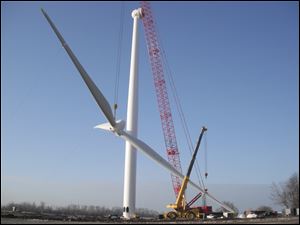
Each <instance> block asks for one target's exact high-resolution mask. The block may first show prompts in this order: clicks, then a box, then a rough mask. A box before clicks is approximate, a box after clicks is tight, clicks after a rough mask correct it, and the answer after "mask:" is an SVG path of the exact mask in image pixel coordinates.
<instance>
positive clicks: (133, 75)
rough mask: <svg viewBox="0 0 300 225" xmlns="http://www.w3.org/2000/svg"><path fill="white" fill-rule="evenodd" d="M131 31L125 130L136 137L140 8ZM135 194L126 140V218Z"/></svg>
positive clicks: (132, 157)
mask: <svg viewBox="0 0 300 225" xmlns="http://www.w3.org/2000/svg"><path fill="white" fill-rule="evenodd" d="M131 15H132V18H133V31H132V47H131V62H130V77H129V88H128V103H127V121H126V130H127V132H128V133H129V134H131V135H132V136H134V137H137V127H138V44H139V38H138V34H139V33H138V19H139V18H141V17H142V9H141V8H139V9H135V10H133V11H132V14H131ZM135 196H136V149H135V148H134V146H133V145H131V144H130V142H128V141H126V147H125V168H124V195H123V216H124V218H126V219H130V218H132V217H134V214H135Z"/></svg>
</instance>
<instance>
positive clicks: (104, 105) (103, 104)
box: [41, 9, 116, 127]
mask: <svg viewBox="0 0 300 225" xmlns="http://www.w3.org/2000/svg"><path fill="white" fill-rule="evenodd" d="M41 10H42V13H43V14H44V16H45V17H46V19H47V21H48V23H49V24H50V26H51V27H52V29H53V31H54V32H55V34H56V36H57V37H58V39H59V40H60V42H61V44H62V46H63V47H64V49H65V50H66V51H67V53H68V55H69V56H70V58H71V60H72V62H73V63H74V65H75V66H76V68H77V70H78V71H79V73H80V75H81V77H82V79H83V80H84V82H85V84H86V85H87V87H88V88H89V90H90V92H91V93H92V95H93V97H94V99H95V100H96V102H97V104H98V106H99V107H100V109H101V111H102V112H103V114H104V116H105V117H106V119H107V120H108V121H109V123H110V124H111V126H112V127H114V126H115V125H116V122H115V119H114V116H113V113H112V110H111V107H110V105H109V103H108V101H107V100H106V98H105V97H104V95H103V94H102V93H101V91H100V90H99V89H98V88H97V86H96V85H95V83H94V82H93V80H92V79H91V78H90V76H89V75H88V73H87V72H86V71H85V69H84V68H83V66H82V65H81V64H80V62H79V61H78V59H77V58H76V56H75V55H74V53H73V52H72V50H71V49H70V48H69V46H68V44H67V43H66V41H65V40H64V38H63V37H62V35H61V34H60V33H59V31H58V30H57V28H56V27H55V25H54V23H53V22H52V21H51V19H50V17H49V16H48V15H47V13H46V12H45V11H44V10H43V9H41Z"/></svg>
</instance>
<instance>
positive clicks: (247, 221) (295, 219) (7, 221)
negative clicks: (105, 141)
mask: <svg viewBox="0 0 300 225" xmlns="http://www.w3.org/2000/svg"><path fill="white" fill-rule="evenodd" d="M107 223H112V224H166V223H167V224H299V217H281V218H265V219H234V220H218V219H215V220H204V221H203V220H200V221H199V220H195V221H167V220H135V221H123V220H113V221H111V220H107V221H101V222H100V221H99V222H74V221H72V222H67V221H51V220H37V219H30V220H29V219H28V220H24V219H14V218H2V217H1V224H107Z"/></svg>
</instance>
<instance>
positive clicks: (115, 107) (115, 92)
mask: <svg viewBox="0 0 300 225" xmlns="http://www.w3.org/2000/svg"><path fill="white" fill-rule="evenodd" d="M124 11H125V1H122V2H121V13H120V25H119V34H118V48H117V61H116V78H115V89H114V105H113V109H114V118H115V119H116V117H117V108H118V97H119V96H118V95H119V81H120V68H121V56H122V55H121V52H122V40H123V29H124Z"/></svg>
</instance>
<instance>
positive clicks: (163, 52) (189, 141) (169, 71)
mask: <svg viewBox="0 0 300 225" xmlns="http://www.w3.org/2000/svg"><path fill="white" fill-rule="evenodd" d="M156 28H157V33H158V41H159V46H160V50H161V56H162V59H163V63H164V64H165V65H166V66H165V68H166V72H167V73H166V74H167V78H168V81H169V84H170V86H171V92H172V95H173V98H174V100H175V103H176V108H177V111H178V113H179V117H180V120H181V125H182V127H183V130H184V134H185V137H186V140H187V143H188V147H189V148H188V149H189V151H190V154H191V155H192V154H193V144H192V140H191V135H190V132H189V129H188V126H187V123H186V119H185V116H184V113H183V110H182V106H181V103H180V100H179V97H178V94H177V90H176V87H175V83H174V79H173V75H172V71H171V68H170V66H169V64H168V61H167V57H166V53H165V51H164V48H163V43H162V41H161V39H160V35H159V30H158V26H156ZM195 167H196V175H197V178H198V182H199V184H202V186H203V188H204V189H205V185H204V182H203V178H202V175H201V171H200V167H199V163H198V160H197V159H196V163H195Z"/></svg>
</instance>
